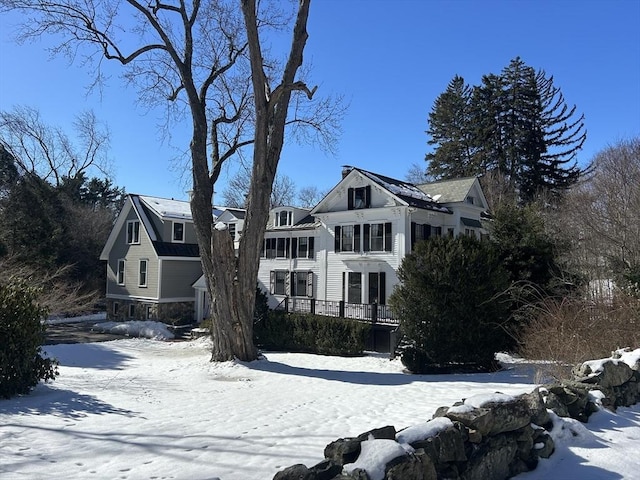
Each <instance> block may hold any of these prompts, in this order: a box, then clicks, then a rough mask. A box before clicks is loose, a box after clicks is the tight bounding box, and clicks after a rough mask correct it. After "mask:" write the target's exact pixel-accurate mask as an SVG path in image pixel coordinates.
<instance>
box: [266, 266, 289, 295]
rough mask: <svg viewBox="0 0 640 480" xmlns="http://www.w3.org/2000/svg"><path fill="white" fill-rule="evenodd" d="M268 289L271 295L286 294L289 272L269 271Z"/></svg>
mask: <svg viewBox="0 0 640 480" xmlns="http://www.w3.org/2000/svg"><path fill="white" fill-rule="evenodd" d="M270 276H271V282H270V283H271V285H270V287H271V288H270V290H271V294H272V295H286V294H287V284H288V283H289V272H287V271H286V270H272V271H271V275H270Z"/></svg>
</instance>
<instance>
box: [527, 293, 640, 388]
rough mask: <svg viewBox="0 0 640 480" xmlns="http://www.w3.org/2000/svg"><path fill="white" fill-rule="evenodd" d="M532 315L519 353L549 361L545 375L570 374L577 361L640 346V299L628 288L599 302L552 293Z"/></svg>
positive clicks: (542, 373) (543, 367)
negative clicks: (556, 296) (559, 296)
mask: <svg viewBox="0 0 640 480" xmlns="http://www.w3.org/2000/svg"><path fill="white" fill-rule="evenodd" d="M531 315H532V319H531V321H530V322H529V325H528V326H527V327H526V328H525V330H524V331H523V332H522V336H521V343H522V345H523V346H522V349H521V351H520V352H519V353H520V354H521V355H522V356H523V357H525V358H527V359H531V360H545V361H546V362H545V363H541V364H539V365H540V367H539V368H538V370H539V372H538V373H539V375H540V376H541V377H545V378H546V377H555V378H564V377H566V374H567V373H568V371H569V370H570V368H571V366H572V365H575V364H577V363H582V362H584V361H586V360H590V359H594V358H606V357H609V356H610V355H611V352H612V351H614V350H617V349H619V348H623V347H631V348H637V347H639V346H640V299H638V298H637V297H634V296H633V295H629V294H626V293H625V292H624V291H618V292H617V293H616V295H615V296H614V297H613V298H600V299H598V300H597V301H591V300H585V299H583V298H580V297H571V298H569V297H565V298H562V299H555V298H546V299H543V300H541V301H540V302H539V303H538V304H537V305H535V309H532V310H531Z"/></svg>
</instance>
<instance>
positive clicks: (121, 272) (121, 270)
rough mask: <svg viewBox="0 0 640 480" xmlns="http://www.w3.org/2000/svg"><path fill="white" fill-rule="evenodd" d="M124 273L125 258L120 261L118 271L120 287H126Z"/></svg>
mask: <svg viewBox="0 0 640 480" xmlns="http://www.w3.org/2000/svg"><path fill="white" fill-rule="evenodd" d="M124 272H125V260H124V258H121V259H120V260H118V271H117V273H116V277H117V281H118V285H124V281H125V278H124V277H125V275H124Z"/></svg>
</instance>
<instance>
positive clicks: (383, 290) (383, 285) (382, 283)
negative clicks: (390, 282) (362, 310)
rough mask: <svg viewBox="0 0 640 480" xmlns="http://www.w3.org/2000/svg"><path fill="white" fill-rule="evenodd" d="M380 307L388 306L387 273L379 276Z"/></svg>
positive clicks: (381, 273)
mask: <svg viewBox="0 0 640 480" xmlns="http://www.w3.org/2000/svg"><path fill="white" fill-rule="evenodd" d="M378 282H379V283H378V305H386V302H387V278H386V274H385V272H380V273H379V274H378Z"/></svg>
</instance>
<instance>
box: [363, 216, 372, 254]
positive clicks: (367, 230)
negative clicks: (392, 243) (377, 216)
mask: <svg viewBox="0 0 640 480" xmlns="http://www.w3.org/2000/svg"><path fill="white" fill-rule="evenodd" d="M363 226H364V245H363V246H362V249H363V250H364V251H365V252H368V251H369V244H370V242H371V240H370V239H371V225H369V224H368V223H365V224H364V225H363Z"/></svg>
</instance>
